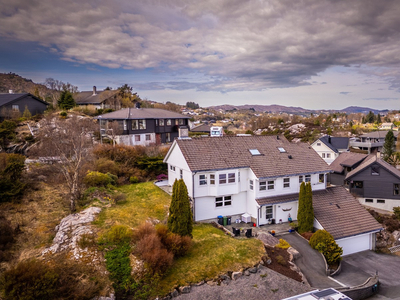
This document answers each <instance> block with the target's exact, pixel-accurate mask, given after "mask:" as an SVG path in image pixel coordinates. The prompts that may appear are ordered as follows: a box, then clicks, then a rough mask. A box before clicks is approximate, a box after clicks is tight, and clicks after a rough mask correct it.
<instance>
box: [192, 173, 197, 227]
mask: <svg viewBox="0 0 400 300" xmlns="http://www.w3.org/2000/svg"><path fill="white" fill-rule="evenodd" d="M194 175H196V172H192V199H193V208H192V214H193V221H196V214H195V213H196V211H195V207H196V205H195V201H194Z"/></svg>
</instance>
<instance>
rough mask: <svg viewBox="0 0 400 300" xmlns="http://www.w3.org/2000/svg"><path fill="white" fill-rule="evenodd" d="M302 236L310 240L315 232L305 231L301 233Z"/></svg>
mask: <svg viewBox="0 0 400 300" xmlns="http://www.w3.org/2000/svg"><path fill="white" fill-rule="evenodd" d="M301 236H302V237H303V238H305V239H306V240H308V241H309V240H310V239H311V237H312V236H313V233H312V232H310V231H308V232H303V233H302V234H301Z"/></svg>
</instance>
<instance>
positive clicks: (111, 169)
mask: <svg viewBox="0 0 400 300" xmlns="http://www.w3.org/2000/svg"><path fill="white" fill-rule="evenodd" d="M95 169H96V171H98V172H101V173H111V174H114V175H118V172H119V167H118V166H117V164H116V163H115V161H112V160H110V159H107V158H99V159H98V160H96V161H95Z"/></svg>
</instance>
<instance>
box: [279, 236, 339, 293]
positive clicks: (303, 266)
mask: <svg viewBox="0 0 400 300" xmlns="http://www.w3.org/2000/svg"><path fill="white" fill-rule="evenodd" d="M279 238H283V239H284V240H286V241H287V242H288V243H289V244H290V245H291V246H292V247H293V248H294V249H296V250H297V251H298V252H299V253H300V257H299V258H297V259H295V261H294V262H295V264H296V265H297V266H298V267H299V268H300V270H301V272H302V273H303V274H304V276H305V277H306V278H307V281H308V283H309V284H310V285H311V286H312V287H314V288H318V289H323V288H328V287H333V288H335V287H341V286H342V285H340V284H339V283H337V282H336V281H335V280H333V279H331V278H329V277H328V276H326V274H325V262H324V259H323V258H322V255H321V253H319V252H318V251H317V250H314V249H312V248H311V247H310V245H309V244H308V241H307V240H305V239H303V238H302V237H300V236H298V235H297V234H296V233H291V234H285V235H282V236H279Z"/></svg>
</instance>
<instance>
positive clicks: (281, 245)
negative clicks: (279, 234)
mask: <svg viewBox="0 0 400 300" xmlns="http://www.w3.org/2000/svg"><path fill="white" fill-rule="evenodd" d="M275 247H277V248H281V249H287V248H289V247H290V244H289V243H288V242H286V241H285V240H284V239H279V244H278V245H276V246H275Z"/></svg>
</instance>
